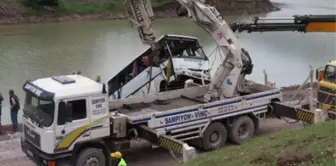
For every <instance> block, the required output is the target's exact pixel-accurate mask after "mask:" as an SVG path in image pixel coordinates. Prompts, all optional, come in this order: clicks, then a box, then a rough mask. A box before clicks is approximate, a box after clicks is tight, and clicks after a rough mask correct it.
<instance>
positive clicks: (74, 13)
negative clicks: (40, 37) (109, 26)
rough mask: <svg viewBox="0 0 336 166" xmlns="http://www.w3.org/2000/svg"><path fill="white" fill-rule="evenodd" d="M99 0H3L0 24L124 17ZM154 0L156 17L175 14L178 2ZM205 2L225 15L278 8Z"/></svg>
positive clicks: (241, 1)
mask: <svg viewBox="0 0 336 166" xmlns="http://www.w3.org/2000/svg"><path fill="white" fill-rule="evenodd" d="M100 1H101V0H95V1H77V0H69V1H62V2H63V3H62V5H61V6H60V7H59V9H53V8H45V9H43V10H42V11H41V10H39V11H37V10H35V9H32V8H28V7H25V6H23V5H22V4H21V3H20V2H19V1H18V0H3V1H1V2H0V25H9V24H22V23H34V24H35V23H52V22H69V21H86V20H123V19H127V17H126V16H127V15H126V14H125V12H123V8H122V5H121V4H120V2H119V1H112V2H110V3H111V4H101V3H99V2H100ZM153 2H154V3H153V7H154V9H153V10H154V14H155V17H156V18H171V17H177V15H176V12H175V11H176V8H177V7H178V6H179V4H178V3H177V2H175V1H172V0H160V1H159V0H156V1H154V0H153ZM207 3H208V4H210V5H213V6H215V7H216V8H217V10H218V11H219V12H220V13H222V14H225V15H233V14H235V15H241V14H252V13H267V12H271V11H276V10H279V8H277V7H275V6H274V5H273V4H272V3H271V2H270V1H269V0H233V1H230V0H207Z"/></svg>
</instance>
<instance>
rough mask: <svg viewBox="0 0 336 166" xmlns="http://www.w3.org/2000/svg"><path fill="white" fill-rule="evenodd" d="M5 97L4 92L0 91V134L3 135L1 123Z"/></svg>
mask: <svg viewBox="0 0 336 166" xmlns="http://www.w3.org/2000/svg"><path fill="white" fill-rule="evenodd" d="M3 100H4V98H3V97H2V94H1V93H0V135H2V125H1V113H2V112H1V109H2V101H3Z"/></svg>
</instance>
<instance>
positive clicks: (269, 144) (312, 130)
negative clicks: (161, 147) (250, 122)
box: [183, 121, 336, 166]
mask: <svg viewBox="0 0 336 166" xmlns="http://www.w3.org/2000/svg"><path fill="white" fill-rule="evenodd" d="M335 132H336V124H335V121H329V122H325V123H323V124H318V125H312V126H307V127H305V128H303V129H294V130H292V131H283V132H280V133H278V134H276V135H274V136H271V137H258V138H255V139H254V140H251V141H250V142H248V143H245V144H243V145H240V146H232V147H228V148H224V149H222V150H218V151H215V152H211V153H207V154H205V155H203V156H201V157H199V158H197V159H196V160H194V161H191V162H189V163H187V164H185V165H183V166H209V165H211V166H222V165H223V163H225V166H231V165H232V166H240V165H244V166H259V165H278V166H290V165H324V166H329V165H330V166H331V165H335V162H336V160H335V159H336V153H335Z"/></svg>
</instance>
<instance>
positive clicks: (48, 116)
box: [23, 93, 55, 127]
mask: <svg viewBox="0 0 336 166" xmlns="http://www.w3.org/2000/svg"><path fill="white" fill-rule="evenodd" d="M54 112H55V103H54V101H46V100H41V99H38V98H36V97H34V96H32V95H31V94H30V93H26V101H25V107H24V109H23V113H24V116H27V117H29V118H30V119H31V120H32V121H33V122H35V123H37V125H38V126H42V127H49V126H51V125H52V123H53V119H54Z"/></svg>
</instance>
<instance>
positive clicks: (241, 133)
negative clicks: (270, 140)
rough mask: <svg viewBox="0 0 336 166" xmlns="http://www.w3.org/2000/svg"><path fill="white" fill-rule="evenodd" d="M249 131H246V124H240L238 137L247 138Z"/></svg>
mask: <svg viewBox="0 0 336 166" xmlns="http://www.w3.org/2000/svg"><path fill="white" fill-rule="evenodd" d="M249 133H250V132H249V130H248V126H247V124H245V123H244V124H242V125H240V126H239V128H238V136H239V137H240V138H245V137H247V136H248V135H249Z"/></svg>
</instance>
